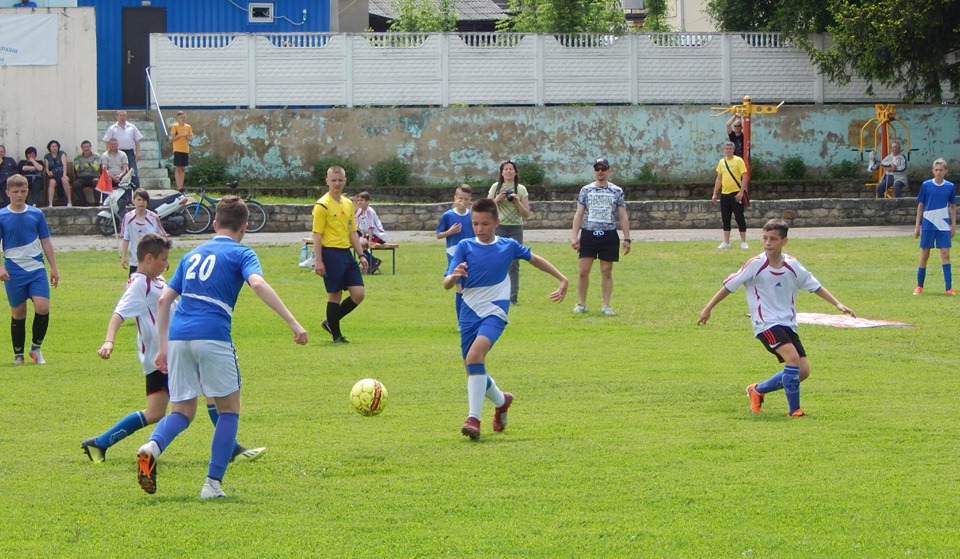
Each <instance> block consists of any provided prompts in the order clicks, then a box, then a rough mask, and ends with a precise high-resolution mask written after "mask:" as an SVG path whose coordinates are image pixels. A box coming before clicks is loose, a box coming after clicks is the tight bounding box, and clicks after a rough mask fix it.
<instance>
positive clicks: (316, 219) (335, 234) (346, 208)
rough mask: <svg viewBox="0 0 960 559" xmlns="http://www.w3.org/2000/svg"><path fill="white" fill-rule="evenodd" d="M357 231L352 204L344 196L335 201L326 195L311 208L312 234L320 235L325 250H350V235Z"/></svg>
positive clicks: (328, 194)
mask: <svg viewBox="0 0 960 559" xmlns="http://www.w3.org/2000/svg"><path fill="white" fill-rule="evenodd" d="M356 230H357V224H356V222H355V220H354V208H353V202H351V201H350V199H349V198H347V197H346V196H341V197H340V201H339V202H338V201H336V200H335V199H334V198H333V196H330V193H329V192H328V193H326V194H324V195H323V197H322V198H320V199H319V200H317V203H316V205H315V206H313V229H312V231H313V232H314V233H320V235H321V238H320V242H321V243H322V244H323V246H324V247H327V248H350V233H351V232H354V231H356Z"/></svg>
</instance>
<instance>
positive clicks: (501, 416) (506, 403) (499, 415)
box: [493, 392, 513, 433]
mask: <svg viewBox="0 0 960 559" xmlns="http://www.w3.org/2000/svg"><path fill="white" fill-rule="evenodd" d="M512 403H513V394H511V393H509V392H504V393H503V405H502V406H500V407H499V408H497V409H496V410H495V411H494V412H493V432H494V433H500V432H501V431H503V428H504V427H506V426H507V410H508V409H510V404H512Z"/></svg>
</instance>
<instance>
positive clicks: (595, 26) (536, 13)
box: [497, 0, 627, 35]
mask: <svg viewBox="0 0 960 559" xmlns="http://www.w3.org/2000/svg"><path fill="white" fill-rule="evenodd" d="M509 12H510V14H512V15H511V16H510V17H509V18H505V19H501V20H500V21H498V22H497V31H515V32H518V33H612V34H615V35H620V34H623V33H626V32H627V20H626V18H625V17H624V15H623V7H622V6H621V4H620V2H619V1H617V0H523V1H521V0H510V8H509Z"/></svg>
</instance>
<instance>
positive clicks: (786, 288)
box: [723, 253, 820, 335]
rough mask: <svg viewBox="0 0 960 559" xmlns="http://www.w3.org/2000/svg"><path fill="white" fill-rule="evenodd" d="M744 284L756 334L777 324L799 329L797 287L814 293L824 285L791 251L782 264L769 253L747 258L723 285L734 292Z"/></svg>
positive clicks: (785, 255) (751, 320)
mask: <svg viewBox="0 0 960 559" xmlns="http://www.w3.org/2000/svg"><path fill="white" fill-rule="evenodd" d="M741 285H742V286H744V287H745V288H746V292H747V307H749V309H750V323H751V325H752V326H753V333H754V335H757V334H759V333H761V332H764V331H766V330H769V329H770V328H773V327H774V326H786V327H788V328H790V329H792V330H794V331H796V329H797V310H796V298H797V291H798V290H800V289H803V290H805V291H809V292H811V293H812V292H814V291H816V290H818V289H820V282H819V281H818V280H817V278H815V277H813V274H811V273H810V272H809V271H808V270H807V269H806V268H804V267H803V264H801V263H800V261H799V260H797V259H796V258H794V257H792V256H790V255H787V254H784V255H783V263H782V264H781V267H780V268H774V267H773V266H771V265H770V261H769V260H768V259H767V255H766V253H762V254H760V255H758V256H755V257H754V258H751V259H750V260H747V262H746V263H745V264H744V265H743V267H742V268H740V271H738V272H736V273H734V274H731V275H730V277H728V278H727V279H725V280H724V281H723V286H724V287H725V288H727V290H728V291H730V292H731V293H733V292H735V291H736V290H737V289H739V288H740V286H741Z"/></svg>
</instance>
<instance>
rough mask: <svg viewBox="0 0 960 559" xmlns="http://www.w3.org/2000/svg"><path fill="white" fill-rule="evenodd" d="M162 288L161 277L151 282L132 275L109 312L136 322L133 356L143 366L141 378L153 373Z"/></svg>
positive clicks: (157, 347) (141, 275)
mask: <svg viewBox="0 0 960 559" xmlns="http://www.w3.org/2000/svg"><path fill="white" fill-rule="evenodd" d="M166 286H167V282H165V281H164V280H163V278H162V277H158V278H156V279H153V280H151V279H150V278H148V277H147V276H145V275H143V274H140V273H137V274H133V275H131V276H130V280H129V281H127V290H126V291H124V292H123V296H122V297H120V301H119V302H118V303H117V307H116V308H115V309H113V312H114V313H116V314H118V315H120V318H122V319H124V320H126V319H128V318H135V319H137V356H138V357H139V358H140V364H141V365H142V366H143V374H144V375H148V374H150V373H152V372H153V371H155V370H157V368H156V367H154V366H153V360H154V358H155V357H156V356H157V351H158V350H159V349H160V342H159V339H158V338H157V302H158V301H159V300H160V293H162V292H163V288H164V287H166Z"/></svg>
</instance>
